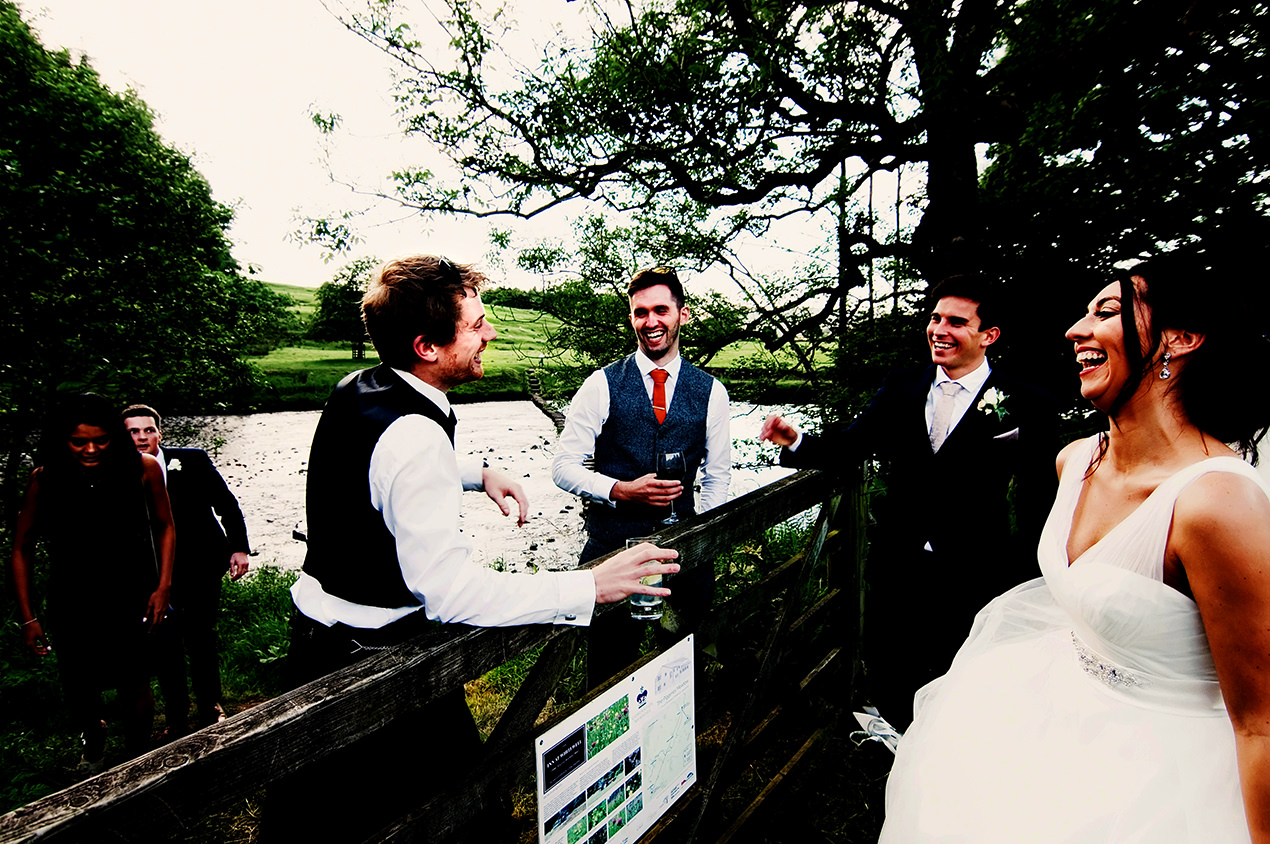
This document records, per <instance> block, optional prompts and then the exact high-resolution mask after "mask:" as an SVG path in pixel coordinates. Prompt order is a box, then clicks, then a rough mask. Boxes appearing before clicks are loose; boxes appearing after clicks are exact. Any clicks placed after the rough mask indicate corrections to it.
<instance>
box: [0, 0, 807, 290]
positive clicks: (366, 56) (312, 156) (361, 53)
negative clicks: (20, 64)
mask: <svg viewBox="0 0 1270 844" xmlns="http://www.w3.org/2000/svg"><path fill="white" fill-rule="evenodd" d="M18 2H19V5H20V8H21V9H22V10H23V17H24V19H25V20H26V21H27V22H28V23H30V24H31V25H32V27H33V28H34V29H35V31H36V32H37V33H38V35H39V37H40V39H41V41H42V42H43V43H44V45H45V46H46V47H48V48H50V49H60V48H66V49H69V50H70V51H71V52H72V54H74V55H75V56H79V55H87V56H88V60H89V62H90V64H91V65H92V66H93V67H94V68H95V69H96V70H97V72H98V74H99V75H100V76H101V79H102V81H103V82H104V83H105V84H106V85H107V86H108V87H110V88H111V89H113V90H116V91H122V90H124V89H126V88H132V89H134V90H135V91H137V93H138V94H139V95H140V97H141V99H143V100H144V101H145V102H146V103H147V104H148V105H149V106H150V108H151V109H153V110H154V111H155V113H156V114H157V127H158V131H159V133H160V134H161V135H162V136H163V138H164V139H165V140H167V142H168V143H170V144H173V145H174V146H176V147H177V148H178V149H180V150H181V151H183V152H185V153H186V154H187V155H190V156H191V157H192V159H193V161H194V163H195V166H196V167H197V168H198V169H199V171H200V172H202V174H203V175H204V176H205V177H206V178H207V180H208V182H209V183H210V184H211V186H212V191H213V193H214V195H215V197H216V199H217V200H219V201H221V202H223V203H225V204H227V205H230V206H232V207H234V208H235V209H236V216H235V222H234V225H233V228H232V229H231V230H230V237H231V238H232V240H233V242H234V256H235V257H236V258H237V259H238V262H239V263H240V264H242V265H243V267H244V268H246V267H252V268H254V269H255V270H256V271H257V273H258V276H257V277H259V278H261V279H263V280H265V281H274V282H282V283H285V284H298V285H304V286H308V287H316V286H317V285H319V284H321V283H322V282H324V281H327V280H328V279H330V278H331V276H332V275H333V274H334V272H335V271H336V270H337V269H338V268H339V267H340V266H341V265H342V264H343V263H345V262H347V261H349V260H351V259H353V258H357V257H362V256H365V255H374V256H376V257H378V258H380V259H387V258H390V257H393V256H397V255H403V254H410V253H417V252H440V253H445V254H446V255H447V256H449V257H451V258H453V259H455V260H459V261H477V262H481V263H483V264H485V265H486V266H487V268H488V269H489V270H490V271H491V277H492V278H493V279H494V280H495V281H506V282H510V283H512V284H515V285H517V286H520V287H526V286H533V285H535V283H536V281H537V280H536V279H535V278H533V277H530V276H528V275H526V274H524V273H519V274H517V273H516V271H515V269H514V268H513V267H508V266H503V267H499V266H497V265H493V266H491V265H490V264H489V262H488V261H487V260H486V256H487V255H488V253H489V250H490V247H489V232H490V229H491V228H494V227H498V228H503V229H507V228H512V227H513V223H512V222H511V221H510V218H508V219H502V218H498V219H496V220H495V221H494V222H486V221H483V220H478V219H475V218H464V219H458V220H444V221H434V222H431V223H429V222H426V221H424V220H421V219H420V218H418V217H415V216H411V215H408V214H406V212H404V211H403V210H402V209H400V208H397V207H395V206H391V205H390V204H387V203H382V202H381V203H380V204H379V205H378V210H377V213H376V215H375V217H374V219H370V218H366V217H363V218H358V220H357V221H356V223H355V225H356V227H357V231H358V234H359V235H361V236H362V237H363V238H364V240H363V242H361V243H359V244H358V245H357V246H356V247H354V251H353V252H352V253H350V254H347V255H343V256H336V257H335V258H333V259H332V260H331V261H330V262H329V263H324V262H323V250H322V249H321V248H320V247H318V246H315V245H311V244H300V243H297V242H295V241H293V240H291V239H289V235H291V234H292V233H293V232H294V231H295V230H297V229H298V228H300V222H299V218H300V217H302V216H304V215H308V216H315V217H316V216H324V215H329V214H335V213H339V212H342V211H346V210H357V209H360V208H365V207H366V206H367V205H368V204H370V200H368V199H366V198H365V197H363V196H358V195H355V194H353V193H352V192H351V190H350V188H349V187H347V186H346V184H356V185H359V186H361V187H362V188H379V189H381V190H383V191H384V192H389V189H390V184H389V182H388V175H389V174H390V173H391V172H392V171H393V169H394V168H396V167H399V166H403V165H406V164H411V165H415V166H418V165H420V164H427V165H428V166H432V167H437V166H438V165H439V164H440V159H439V157H438V158H437V159H433V160H432V161H429V160H428V157H429V156H430V155H436V154H435V153H430V151H429V150H428V149H427V148H426V147H425V146H423V142H422V141H421V140H420V139H418V138H413V139H404V138H403V137H402V136H401V133H400V132H399V130H398V128H397V122H396V119H395V117H394V114H393V104H392V101H391V90H392V85H391V78H392V77H391V72H390V67H391V61H390V60H389V59H388V57H387V56H385V55H384V54H383V53H381V52H380V51H378V50H377V49H376V48H374V47H373V46H371V45H370V44H367V43H366V42H365V41H363V40H361V39H360V38H358V37H357V36H356V35H353V34H352V33H350V32H348V31H347V30H346V29H345V28H344V27H343V25H342V24H340V22H339V21H338V20H336V19H335V17H334V16H332V14H331V13H330V12H328V11H327V9H326V7H325V6H324V5H323V2H322V0H221V2H219V3H215V4H209V3H196V2H193V1H192V0H114V1H113V2H108V1H107V0H44V2H43V3H40V2H38V0H18ZM328 2H330V3H331V4H332V7H338V5H339V4H340V3H341V2H343V3H347V4H348V5H349V7H350V8H356V7H357V6H358V5H359V4H360V2H361V0H328ZM428 5H431V6H433V7H435V8H437V9H443V8H444V4H443V3H441V2H440V0H436V2H431V3H429V0H419V2H417V3H415V4H412V9H413V12H412V23H414V24H415V25H416V26H417V27H418V28H417V29H416V30H415V34H416V36H417V37H419V38H420V40H422V41H423V43H425V44H428V43H430V42H429V40H428V39H429V38H435V39H437V42H438V43H444V42H443V40H442V39H444V37H445V36H444V35H443V34H442V33H441V32H440V30H439V28H438V29H434V30H430V31H429V30H427V29H425V27H427V26H428V24H429V23H432V22H431V18H430V15H429V12H428V11H427V6H428ZM511 5H512V6H513V7H518V8H513V15H515V17H514V18H513V17H510V16H509V17H508V18H506V19H507V20H515V21H516V23H515V24H514V26H516V27H517V36H518V37H516V38H514V39H511V40H510V41H509V43H506V44H504V45H503V46H504V47H505V48H510V49H511V50H513V51H515V52H518V53H520V55H521V56H522V57H524V58H526V59H528V60H529V61H532V60H533V59H532V57H530V56H528V55H526V54H525V53H521V52H520V51H524V50H529V51H532V54H533V55H535V56H536V55H538V54H539V52H538V48H537V47H535V46H534V44H535V42H540V41H542V40H545V39H546V38H548V37H550V33H551V31H552V30H554V28H555V27H553V26H549V25H547V22H546V20H545V19H544V17H545V16H544V13H543V11H542V10H543V9H544V8H545V9H547V10H548V11H549V12H550V13H551V14H554V15H557V16H562V17H565V18H566V19H567V20H566V24H567V27H568V29H569V30H570V31H572V32H573V33H574V37H576V38H580V39H585V38H586V37H587V33H588V28H587V21H586V20H584V19H583V18H582V16H583V15H584V14H586V12H585V11H584V10H585V7H586V5H587V4H584V3H563V2H558V0H557V2H554V3H552V4H550V5H547V6H543V5H542V0H520V2H513V3H512V4H511ZM619 5H620V4H619ZM432 26H436V24H435V23H432ZM315 111H316V112H319V113H322V114H332V113H334V114H338V115H340V116H341V117H342V119H343V122H342V124H341V127H340V129H339V130H338V134H337V137H336V138H335V142H334V144H333V146H332V150H333V152H332V168H333V170H334V172H335V174H336V176H337V177H338V178H339V179H340V180H341V181H342V182H344V183H346V184H336V183H333V182H332V181H331V179H330V178H329V176H328V171H327V168H326V167H325V165H324V164H323V145H324V144H323V141H324V139H323V138H322V136H321V135H320V134H319V132H318V130H317V129H316V128H315V127H314V126H313V123H312V121H311V119H310V115H311V114H312V113H313V112H315ZM572 205H574V206H576V207H570V208H567V209H565V211H556V212H552V215H551V216H550V217H546V218H544V219H542V220H537V219H535V220H534V221H532V222H531V223H526V222H520V223H517V224H515V226H514V231H515V232H516V233H517V240H518V242H519V243H522V244H523V243H526V242H529V241H533V240H536V239H538V238H544V237H552V238H558V239H561V240H564V241H566V242H568V241H570V240H571V231H570V229H569V226H568V219H569V218H568V217H567V216H566V212H567V213H568V214H569V215H573V216H576V215H579V214H581V213H583V211H584V210H585V209H584V208H583V207H582V206H581V205H579V204H577V203H573V204H572ZM828 236H829V235H828V234H827V232H826V231H825V230H824V229H822V228H821V226H820V225H818V224H816V223H814V222H810V221H807V220H806V219H796V220H794V221H791V222H787V223H786V224H785V225H784V226H783V227H777V229H774V230H773V231H772V232H771V233H769V235H768V236H767V237H766V238H764V241H765V243H763V244H761V245H751V246H750V247H748V248H747V249H746V251H747V253H748V254H749V255H750V257H749V258H747V262H748V263H750V264H751V268H755V267H756V266H757V267H758V268H759V269H761V270H779V269H785V268H788V267H789V266H790V265H791V263H792V256H791V255H790V254H788V253H786V252H784V249H792V250H794V251H795V252H798V251H802V250H804V249H809V248H811V247H813V246H814V245H816V244H817V243H821V244H823V243H824V242H825V240H826V239H827V238H828ZM764 252H767V253H768V254H767V256H763V255H762V253H764ZM504 273H506V274H508V276H509V277H505V276H504V275H503V274H504ZM702 281H704V282H705V283H706V285H708V286H715V284H718V283H720V282H723V284H724V286H725V287H727V288H730V284H727V283H726V282H724V280H723V279H722V277H721V276H720V278H719V279H717V280H716V279H714V278H713V277H712V276H710V275H709V274H707V275H706V277H704V278H703V279H702Z"/></svg>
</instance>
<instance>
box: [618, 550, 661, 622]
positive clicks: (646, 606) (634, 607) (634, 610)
mask: <svg viewBox="0 0 1270 844" xmlns="http://www.w3.org/2000/svg"><path fill="white" fill-rule="evenodd" d="M657 539H658V538H657V537H656V536H633V537H631V538H630V539H628V540H626V547H627V548H634V547H635V546H636V545H639V544H640V543H643V542H647V543H649V544H651V545H656V544H657ZM656 562H660V561H659V560H649V561H648V562H647V563H644V565H650V564H652V563H656ZM639 582H640V583H642V584H644V585H645V586H661V583H662V580H661V575H660V574H650V575H648V576H646V577H641V578H640V579H639ZM661 609H662V606H661V598H660V597H659V596H657V595H640V594H634V595H631V618H633V619H636V620H637V621H656V620H657V619H659V618H661Z"/></svg>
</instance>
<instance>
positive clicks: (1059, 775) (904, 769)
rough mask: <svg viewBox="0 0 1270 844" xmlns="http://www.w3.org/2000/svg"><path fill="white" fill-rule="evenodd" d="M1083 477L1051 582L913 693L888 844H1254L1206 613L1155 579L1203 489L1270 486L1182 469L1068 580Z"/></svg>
mask: <svg viewBox="0 0 1270 844" xmlns="http://www.w3.org/2000/svg"><path fill="white" fill-rule="evenodd" d="M1089 442H1090V452H1089V453H1090V454H1091V455H1092V450H1093V448H1094V447H1095V444H1096V438H1094V439H1091V440H1090V441H1089ZM1087 465H1088V460H1087V459H1085V458H1084V457H1082V456H1081V455H1080V454H1076V455H1073V456H1072V459H1070V460H1069V461H1067V463H1066V466H1065V470H1064V472H1063V477H1062V479H1061V481H1060V483H1059V490H1058V496H1057V498H1056V500H1055V502H1054V507H1053V509H1052V510H1051V511H1050V516H1049V520H1048V521H1047V522H1046V525H1045V530H1044V531H1043V533H1042V535H1041V542H1040V564H1041V573H1042V574H1043V575H1044V577H1041V578H1038V579H1036V580H1033V581H1030V582H1028V583H1025V584H1022V585H1021V586H1018V587H1016V588H1014V589H1012V590H1010V591H1009V592H1007V593H1005V594H1004V595H1001V596H1000V597H998V598H996V599H995V600H994V601H993V602H992V603H990V604H989V605H988V606H987V607H985V608H984V609H983V611H981V612H980V613H979V615H978V617H977V618H976V619H975V622H974V626H973V628H972V629H971V633H970V637H969V638H968V639H967V640H966V643H965V644H964V645H963V646H962V648H961V650H960V651H959V652H958V654H957V657H956V659H955V660H954V661H953V664H952V667H951V668H950V669H949V671H948V673H947V674H946V675H944V676H943V677H941V678H940V679H938V680H936V681H934V682H933V683H931V684H929V685H928V686H926V687H925V688H923V689H922V690H921V691H919V692H918V695H917V703H916V711H917V717H916V720H915V721H914V723H913V726H912V727H911V728H910V729H909V731H908V733H906V734H905V736H904V738H903V739H902V740H901V741H900V746H899V752H898V754H897V756H896V759H895V765H894V767H893V769H892V771H891V775H890V780H889V781H888V783H887V790H886V824H885V826H884V827H883V830H882V836H881V839H880V842H882V843H883V844H901V843H903V844H907V842H978V844H983V842H1010V844H1016V842H1019V843H1021V842H1028V844H1036V843H1037V842H1064V844H1066V843H1067V842H1107V844H1112V843H1113V842H1114V844H1127V842H1142V843H1143V844H1147V843H1148V842H1149V844H1167V843H1168V842H1194V844H1200V842H1203V844H1228V842H1248V841H1249V834H1248V827H1247V823H1246V821H1245V819H1244V809H1243V803H1242V799H1241V796H1240V791H1239V777H1238V772H1237V769H1236V763H1235V739H1234V731H1233V729H1232V727H1231V724H1230V719H1229V717H1228V716H1227V714H1226V709H1225V706H1224V705H1223V703H1222V696H1221V690H1220V689H1219V687H1218V685H1217V674H1216V671H1215V670H1214V667H1213V658H1212V654H1211V653H1210V652H1209V649H1208V641H1207V639H1206V638H1205V636H1204V628H1203V625H1202V623H1201V621H1200V617H1199V611H1198V609H1197V608H1196V606H1195V602H1194V601H1192V600H1191V599H1190V598H1188V597H1186V596H1185V595H1183V594H1182V593H1180V592H1178V591H1177V590H1175V589H1173V588H1171V587H1169V586H1166V585H1165V584H1164V582H1163V563H1164V548H1165V542H1166V540H1167V538H1168V532H1169V525H1170V523H1171V521H1172V517H1173V504H1174V501H1175V500H1176V499H1177V496H1178V494H1179V493H1180V492H1181V491H1182V490H1183V489H1185V487H1186V486H1187V485H1188V484H1189V483H1191V482H1192V481H1193V480H1195V478H1197V477H1199V476H1200V475H1202V474H1205V473H1207V472H1233V473H1236V474H1241V475H1245V476H1246V477H1249V478H1252V479H1253V480H1255V481H1256V482H1257V483H1258V484H1260V485H1261V486H1262V488H1263V489H1265V488H1266V485H1265V483H1264V482H1263V481H1261V480H1260V478H1259V476H1258V474H1257V472H1256V470H1254V469H1253V468H1252V467H1251V466H1249V465H1247V464H1246V463H1244V462H1243V461H1240V460H1238V459H1235V458H1233V457H1218V458H1213V459H1210V460H1206V461H1203V462H1201V463H1197V464H1195V465H1192V466H1189V467H1187V468H1186V469H1184V470H1182V471H1181V472H1178V473H1177V474H1176V475H1174V476H1172V477H1171V478H1169V479H1168V480H1167V481H1165V482H1164V483H1162V484H1161V485H1160V486H1159V487H1158V488H1157V489H1156V490H1155V492H1153V493H1152V494H1151V496H1150V497H1149V498H1148V499H1147V500H1146V501H1145V502H1143V503H1142V505H1141V506H1140V507H1138V509H1137V510H1136V511H1134V512H1133V513H1132V514H1131V515H1130V516H1129V517H1128V518H1126V519H1125V520H1124V521H1123V522H1121V523H1120V524H1119V525H1117V526H1116V527H1115V528H1114V529H1113V530H1112V531H1111V532H1109V533H1108V534H1107V535H1106V536H1105V537H1103V538H1102V539H1101V540H1100V541H1099V542H1098V543H1097V544H1096V545H1094V546H1093V547H1091V548H1090V549H1089V550H1087V551H1086V552H1085V553H1084V554H1082V555H1081V556H1080V557H1079V558H1078V559H1077V560H1075V561H1074V562H1073V563H1072V564H1071V565H1070V566H1068V563H1067V551H1066V548H1067V537H1068V533H1069V532H1070V529H1071V521H1072V514H1073V512H1074V511H1075V507H1076V502H1077V498H1078V497H1079V495H1080V490H1081V481H1082V476H1083V475H1084V472H1085V469H1086V467H1087ZM985 552H988V549H985ZM884 714H885V713H884Z"/></svg>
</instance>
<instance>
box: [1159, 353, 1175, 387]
mask: <svg viewBox="0 0 1270 844" xmlns="http://www.w3.org/2000/svg"><path fill="white" fill-rule="evenodd" d="M1172 357H1173V355H1172V354H1171V353H1169V352H1165V353H1164V366H1163V368H1161V369H1160V380H1161V381H1167V380H1169V379H1170V378H1172V377H1173V373H1172V372H1169V359H1170V358H1172Z"/></svg>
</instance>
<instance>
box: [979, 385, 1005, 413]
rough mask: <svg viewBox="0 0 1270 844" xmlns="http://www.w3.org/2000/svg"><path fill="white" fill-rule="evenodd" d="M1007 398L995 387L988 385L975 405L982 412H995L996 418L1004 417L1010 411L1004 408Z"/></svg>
mask: <svg viewBox="0 0 1270 844" xmlns="http://www.w3.org/2000/svg"><path fill="white" fill-rule="evenodd" d="M1009 398H1010V397H1009V396H1007V395H1006V394H1005V393H1003V392H1001V391H1000V390H998V389H997V388H996V387H989V388H988V389H987V390H985V391H984V393H983V398H981V399H979V404H978V405H976V407H978V408H979V409H980V410H982V411H983V412H984V413H995V414H996V415H997V419H1004V418H1005V417H1006V415H1007V414H1009V412H1010V411H1008V410H1006V409H1005V403H1006V401H1007V400H1008V399H1009Z"/></svg>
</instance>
